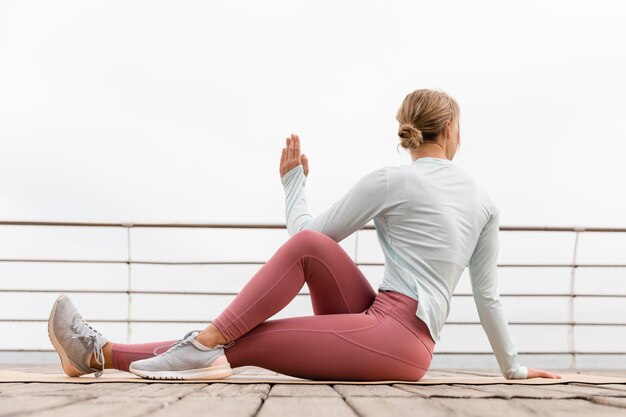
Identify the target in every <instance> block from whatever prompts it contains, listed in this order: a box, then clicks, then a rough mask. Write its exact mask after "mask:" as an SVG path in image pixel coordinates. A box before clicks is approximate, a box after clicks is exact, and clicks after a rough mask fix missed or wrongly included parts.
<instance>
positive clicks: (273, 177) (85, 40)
mask: <svg viewBox="0 0 626 417" xmlns="http://www.w3.org/2000/svg"><path fill="white" fill-rule="evenodd" d="M625 21H626V3H624V2H621V1H593V2H591V1H585V2H582V1H570V0H568V1H517V2H509V1H506V2H503V1H495V0H494V1H475V2H469V1H441V2H432V1H428V2H426V1H414V0H405V1H397V0H395V1H394V0H392V1H376V2H374V1H363V0H359V1H343V0H342V1H315V2H313V1H309V2H302V1H293V0H292V1H262V2H260V1H229V2H207V1H185V2H178V1H169V2H164V1H154V0H150V1H89V2H86V1H75V2H70V1H54V2H51V1H2V2H0V191H1V193H2V201H1V203H0V219H4V220H80V221H122V220H123V221H172V222H245V223H247V222H260V223H265V222H271V223H274V222H279V223H280V222H284V193H283V188H282V185H281V182H280V175H279V160H280V154H281V149H282V147H283V146H284V143H285V138H286V137H287V136H289V134H290V133H296V134H298V135H299V136H300V138H301V141H302V151H303V152H304V153H305V154H307V156H308V157H309V160H310V168H311V172H310V174H309V177H308V179H307V200H308V202H309V207H310V209H311V212H312V213H313V214H314V215H315V214H316V213H319V212H321V211H323V210H325V209H326V208H327V207H329V206H330V205H331V204H332V203H333V202H334V201H335V200H336V199H338V198H339V197H341V196H342V195H343V194H344V193H345V192H346V191H347V190H348V188H349V187H350V186H351V185H352V184H353V183H354V182H356V181H357V180H358V179H359V178H360V177H362V176H363V175H365V174H366V173H368V172H369V171H372V170H374V169H376V168H378V167H380V166H383V165H400V164H407V163H409V162H410V157H409V155H408V153H406V151H404V150H403V149H402V148H400V151H399V152H398V151H396V145H397V144H398V137H397V127H398V126H397V122H396V120H395V114H396V111H397V109H398V107H399V105H400V103H401V102H402V100H403V98H404V97H405V95H406V94H408V93H410V92H411V91H413V90H415V89H418V88H437V89H442V90H444V91H446V92H448V93H450V94H451V95H452V96H454V97H455V98H456V99H457V101H458V102H459V104H460V106H461V112H462V114H461V148H460V149H459V151H458V153H457V155H456V156H455V158H454V162H455V163H457V164H458V165H460V166H462V167H463V168H464V169H465V170H466V171H468V172H469V173H470V174H471V175H473V176H474V177H475V178H476V180H477V181H478V182H479V183H481V184H482V186H483V187H484V188H485V189H486V190H487V191H488V192H489V193H490V195H491V196H492V199H493V200H494V201H495V202H496V204H497V205H498V206H499V207H500V208H501V221H502V225H551V226H557V225H564V226H570V225H579V226H615V227H618V226H619V227H626V193H625V192H624V179H625V178H626V168H625V164H624V154H625V152H626V133H625V131H624V123H623V121H624V111H625V110H626V104H625V103H626V77H625V76H624V74H626V58H625V52H624V51H625V50H626V45H625V43H626V42H625V41H626V25H625V24H624V22H625Z"/></svg>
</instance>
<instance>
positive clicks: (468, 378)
mask: <svg viewBox="0 0 626 417" xmlns="http://www.w3.org/2000/svg"><path fill="white" fill-rule="evenodd" d="M558 374H559V375H560V376H561V378H560V379H553V378H530V379H506V378H504V377H502V376H475V375H459V376H432V377H429V376H428V374H427V375H426V376H424V378H422V379H421V380H419V381H395V380H388V381H332V380H327V381H321V380H319V381H318V380H310V379H302V378H295V377H292V376H288V375H282V374H278V375H273V374H268V375H264V374H258V373H245V372H241V373H235V374H233V375H231V376H229V377H228V378H224V379H198V380H193V381H189V380H187V381H181V380H153V379H143V378H140V377H138V376H136V375H133V374H131V373H128V372H122V371H116V370H111V371H105V372H104V374H102V376H101V377H100V378H96V377H94V376H93V374H91V375H84V376H81V377H69V376H67V375H65V374H63V373H36V372H23V371H12V370H10V371H0V383H3V382H46V383H72V384H75V383H79V384H94V383H98V384H99V383H107V382H138V383H144V384H145V383H148V384H149V383H175V384H194V383H196V384H197V383H201V384H207V383H220V384H224V383H228V384H325V385H328V384H352V385H353V384H364V385H371V384H385V385H387V384H414V385H434V384H471V385H487V384H510V385H517V384H522V385H548V384H567V383H569V382H583V383H587V384H626V374H625V376H623V377H613V376H604V375H591V374H573V373H569V374H568V373H561V372H559V373H558Z"/></svg>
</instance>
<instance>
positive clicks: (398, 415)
mask: <svg viewBox="0 0 626 417" xmlns="http://www.w3.org/2000/svg"><path fill="white" fill-rule="evenodd" d="M442 401H448V400H442ZM464 401H478V400H476V399H472V400H464ZM346 402H347V403H348V405H349V406H350V407H352V409H354V410H355V411H356V413H357V414H358V415H359V416H360V417H384V416H393V417H415V416H428V417H439V416H441V417H451V416H456V415H460V413H458V412H455V411H454V410H453V409H451V408H450V407H448V406H446V405H445V404H444V403H440V402H438V400H434V399H426V398H419V397H348V398H346ZM500 417H501V416H500ZM507 417H508V416H507Z"/></svg>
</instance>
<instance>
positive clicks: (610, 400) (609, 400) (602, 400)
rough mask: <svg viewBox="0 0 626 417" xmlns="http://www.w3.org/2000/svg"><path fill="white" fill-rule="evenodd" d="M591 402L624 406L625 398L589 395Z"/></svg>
mask: <svg viewBox="0 0 626 417" xmlns="http://www.w3.org/2000/svg"><path fill="white" fill-rule="evenodd" d="M591 402H594V403H596V404H602V405H609V406H612V407H618V408H626V398H623V397H617V398H616V397H605V396H597V397H591Z"/></svg>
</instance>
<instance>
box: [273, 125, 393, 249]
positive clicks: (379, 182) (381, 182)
mask: <svg viewBox="0 0 626 417" xmlns="http://www.w3.org/2000/svg"><path fill="white" fill-rule="evenodd" d="M294 136H295V137H294V138H293V140H287V148H286V149H283V155H282V157H281V174H283V175H282V176H281V182H282V184H283V187H284V189H285V200H286V202H285V217H286V223H287V231H288V233H289V235H290V236H291V235H294V234H296V233H298V232H299V231H300V230H302V229H312V230H316V231H318V232H321V233H324V234H325V235H328V236H330V237H331V238H333V239H334V240H335V241H337V242H340V241H341V240H343V239H345V238H346V237H348V236H350V235H351V234H352V233H353V232H355V231H356V230H359V229H361V228H362V227H363V226H365V224H367V222H368V221H370V220H371V219H372V218H374V217H375V216H377V215H378V214H380V213H382V212H384V211H385V210H386V209H387V208H389V207H390V206H391V205H392V204H394V203H395V202H394V201H390V200H388V198H387V196H388V191H389V188H388V187H389V176H390V175H392V174H389V172H388V171H389V170H388V167H382V168H378V169H376V170H374V171H372V172H370V173H368V174H367V175H365V176H363V177H362V178H361V179H360V180H358V181H357V182H356V183H355V184H354V185H353V186H352V187H351V188H350V189H349V190H348V192H347V193H346V194H344V196H343V197H341V198H340V199H339V200H337V201H336V202H335V203H334V204H333V205H332V206H331V207H330V208H328V209H327V210H326V211H324V212H323V213H321V214H320V215H318V216H317V217H314V216H312V215H311V213H310V212H309V209H308V207H307V202H306V197H305V193H304V186H305V183H306V169H307V168H308V161H307V163H306V164H301V163H299V161H300V160H301V157H300V142H299V138H298V137H297V135H294Z"/></svg>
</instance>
